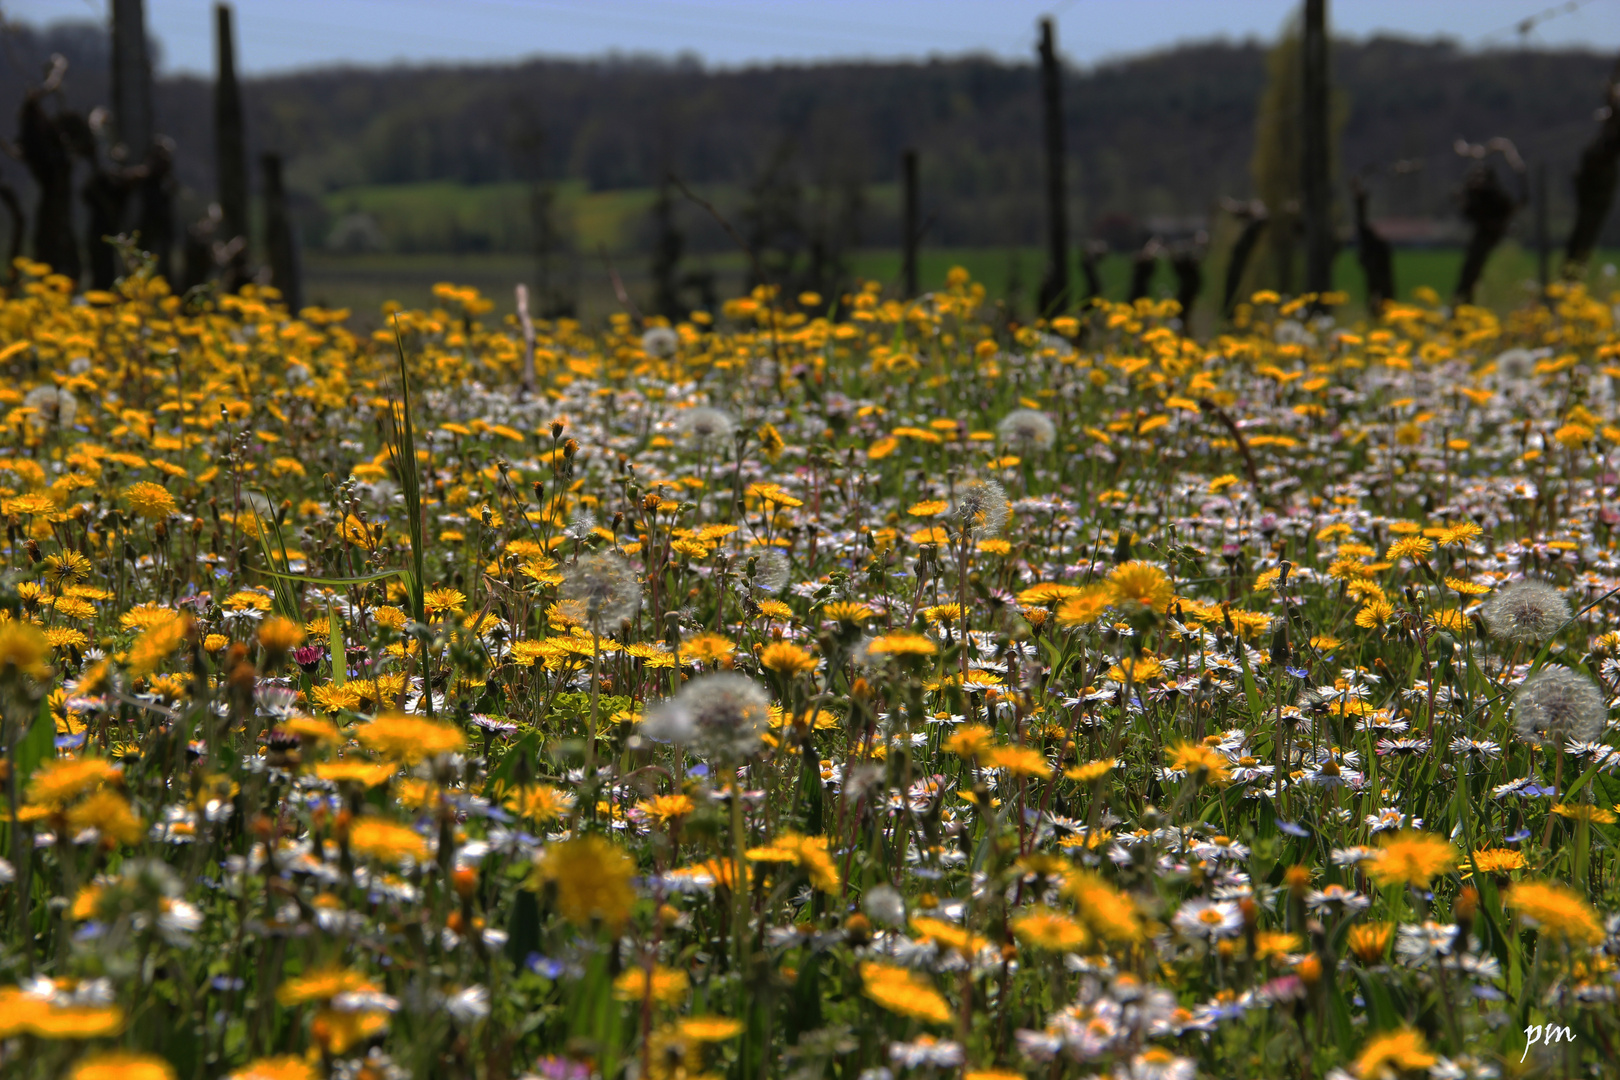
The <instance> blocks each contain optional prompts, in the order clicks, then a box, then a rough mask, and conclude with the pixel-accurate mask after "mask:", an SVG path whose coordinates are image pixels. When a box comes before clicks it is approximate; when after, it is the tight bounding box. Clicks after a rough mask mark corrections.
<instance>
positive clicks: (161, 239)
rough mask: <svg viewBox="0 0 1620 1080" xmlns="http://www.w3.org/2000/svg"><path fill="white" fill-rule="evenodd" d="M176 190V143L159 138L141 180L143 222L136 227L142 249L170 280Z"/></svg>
mask: <svg viewBox="0 0 1620 1080" xmlns="http://www.w3.org/2000/svg"><path fill="white" fill-rule="evenodd" d="M174 187H175V180H174V144H173V143H172V142H170V141H169V140H168V139H155V140H153V142H152V146H151V148H150V149H149V150H148V152H147V155H146V165H145V167H144V169H143V175H142V177H141V190H140V204H141V205H140V220H139V221H138V222H137V223H136V226H135V228H136V229H137V230H138V231H139V232H140V241H141V247H142V248H143V249H145V250H146V251H149V252H151V253H152V257H153V258H154V259H155V260H156V262H157V272H158V274H159V275H161V276H162V277H164V278H165V279H167V280H169V281H174V280H175V277H174Z"/></svg>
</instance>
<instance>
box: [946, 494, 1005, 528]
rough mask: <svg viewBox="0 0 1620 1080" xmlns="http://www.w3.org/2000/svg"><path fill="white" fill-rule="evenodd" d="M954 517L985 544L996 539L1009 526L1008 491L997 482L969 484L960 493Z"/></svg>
mask: <svg viewBox="0 0 1620 1080" xmlns="http://www.w3.org/2000/svg"><path fill="white" fill-rule="evenodd" d="M951 516H952V517H954V518H955V519H956V520H957V522H958V524H959V526H960V527H961V528H962V529H963V530H965V531H967V532H968V533H970V534H971V535H973V536H975V537H978V538H979V539H981V540H984V539H988V538H989V537H992V536H996V535H998V534H999V533H1000V532H1001V530H1002V529H1003V528H1005V527H1006V525H1007V489H1006V488H1004V487H1002V486H1001V485H1000V484H998V483H996V482H995V481H994V480H969V481H968V482H967V483H965V484H963V485H962V486H960V487H958V488H957V489H956V497H955V498H954V499H953V500H952V502H951Z"/></svg>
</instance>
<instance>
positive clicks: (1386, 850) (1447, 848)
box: [1367, 829, 1457, 889]
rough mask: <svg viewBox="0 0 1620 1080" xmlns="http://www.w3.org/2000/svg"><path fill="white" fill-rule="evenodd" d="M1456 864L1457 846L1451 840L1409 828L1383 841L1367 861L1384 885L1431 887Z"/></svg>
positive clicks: (1368, 866)
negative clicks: (1432, 883)
mask: <svg viewBox="0 0 1620 1080" xmlns="http://www.w3.org/2000/svg"><path fill="white" fill-rule="evenodd" d="M1456 865H1457V849H1456V848H1454V847H1452V846H1451V843H1450V841H1448V840H1446V839H1445V838H1444V837H1442V836H1436V835H1435V834H1434V833H1424V832H1414V831H1412V830H1410V829H1408V830H1404V831H1402V832H1399V833H1396V834H1395V835H1394V836H1390V837H1387V838H1385V839H1384V841H1383V842H1382V843H1381V844H1379V849H1378V854H1377V855H1376V856H1374V857H1373V858H1372V859H1371V860H1370V861H1369V862H1368V864H1367V875H1368V876H1369V877H1371V878H1372V879H1373V880H1374V881H1376V882H1378V883H1379V884H1380V885H1413V886H1416V887H1417V888H1419V889H1427V888H1428V887H1429V883H1430V882H1431V881H1433V880H1434V879H1435V878H1436V877H1438V876H1440V875H1441V874H1444V873H1446V872H1447V871H1448V870H1450V869H1451V868H1452V867H1454V866H1456Z"/></svg>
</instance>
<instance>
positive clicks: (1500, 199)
mask: <svg viewBox="0 0 1620 1080" xmlns="http://www.w3.org/2000/svg"><path fill="white" fill-rule="evenodd" d="M1519 203H1520V200H1519V199H1516V198H1515V197H1514V196H1513V195H1512V193H1510V192H1509V191H1508V189H1507V188H1506V187H1504V186H1503V184H1502V180H1501V178H1500V177H1498V176H1497V175H1496V170H1495V169H1493V168H1491V167H1490V166H1489V165H1488V164H1485V163H1484V162H1481V163H1479V164H1478V165H1475V166H1474V167H1473V168H1472V169H1471V170H1469V173H1468V179H1467V180H1466V181H1465V182H1464V186H1463V206H1462V213H1463V217H1464V218H1466V219H1467V220H1468V223H1469V224H1470V225H1472V226H1473V231H1472V233H1470V234H1469V237H1468V247H1467V248H1466V249H1465V250H1464V251H1463V265H1462V272H1461V273H1460V274H1459V275H1458V277H1457V296H1456V298H1457V301H1458V302H1459V303H1463V304H1471V303H1473V302H1474V289H1475V288H1476V287H1477V286H1478V285H1479V279H1480V275H1481V274H1483V273H1484V272H1485V263H1486V260H1488V259H1489V258H1490V257H1491V252H1492V251H1495V250H1496V245H1497V244H1500V243H1501V242H1502V239H1503V237H1505V236H1507V231H1508V226H1509V225H1510V224H1512V222H1513V214H1514V211H1516V210H1518V208H1519Z"/></svg>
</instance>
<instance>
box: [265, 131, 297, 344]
mask: <svg viewBox="0 0 1620 1080" xmlns="http://www.w3.org/2000/svg"><path fill="white" fill-rule="evenodd" d="M259 169H260V172H261V175H262V177H263V183H264V247H265V254H266V256H267V257H268V259H269V260H270V284H272V285H274V286H275V287H276V290H277V291H278V292H280V293H281V299H282V302H283V303H285V304H286V305H287V310H288V311H290V312H293V313H294V314H297V313H298V310H299V309H300V308H302V307H303V306H304V289H303V282H302V280H301V277H302V275H301V274H300V273H299V266H298V233H297V230H296V229H294V228H293V221H292V215H291V214H289V213H288V212H287V189H286V186H285V185H284V184H283V183H282V182H281V155H280V154H264V155H263V156H261V157H260V158H259Z"/></svg>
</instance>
